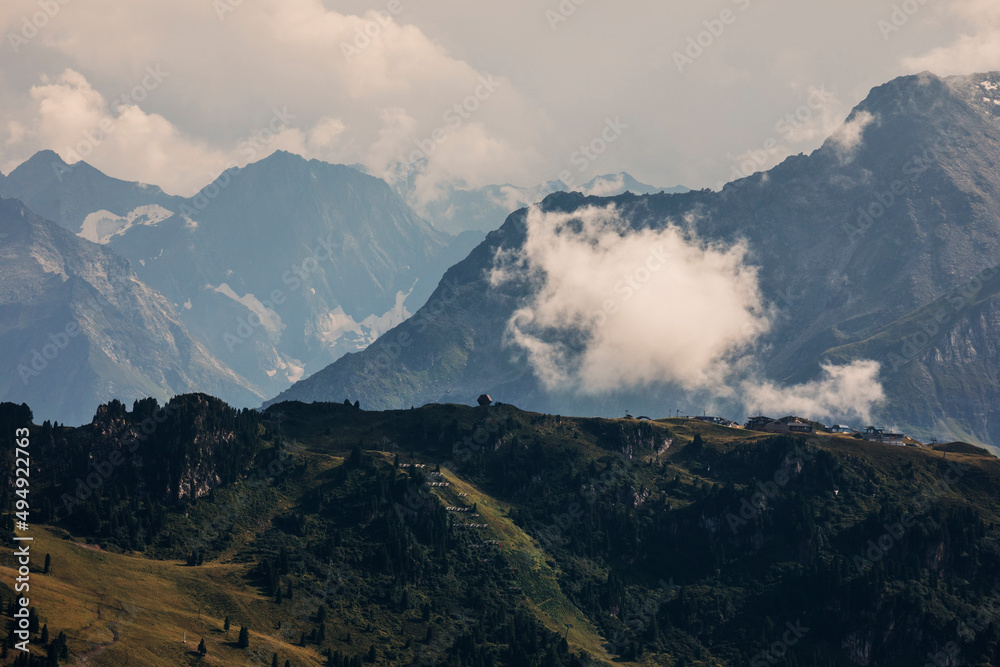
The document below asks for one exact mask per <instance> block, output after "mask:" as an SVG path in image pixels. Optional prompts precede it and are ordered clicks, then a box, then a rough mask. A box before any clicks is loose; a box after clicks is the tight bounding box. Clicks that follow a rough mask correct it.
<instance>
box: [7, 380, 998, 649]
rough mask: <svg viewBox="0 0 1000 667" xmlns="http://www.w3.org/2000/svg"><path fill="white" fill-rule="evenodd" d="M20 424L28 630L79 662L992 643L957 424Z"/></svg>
mask: <svg viewBox="0 0 1000 667" xmlns="http://www.w3.org/2000/svg"><path fill="white" fill-rule="evenodd" d="M27 421H30V414H29V411H27V408H26V407H21V408H18V407H16V406H13V405H11V404H3V406H0V427H2V428H3V429H4V430H3V431H2V433H3V437H4V438H8V439H9V436H10V434H12V433H13V428H14V425H15V424H22V425H23V424H24V423H25V422H27ZM31 433H32V445H31V446H32V448H33V450H32V452H33V458H32V504H33V506H34V507H36V508H38V509H37V512H36V513H35V520H34V525H33V526H32V529H31V534H32V535H33V536H34V537H35V543H34V546H33V553H34V558H35V564H34V568H33V570H34V571H33V573H32V580H31V597H32V606H33V608H34V610H35V612H36V614H37V619H38V623H37V625H38V630H37V631H36V632H35V633H34V634H33V636H32V644H33V651H34V652H35V653H34V654H35V655H36V656H37V661H38V664H55V663H50V662H47V661H48V660H49V659H48V658H43V657H42V656H43V655H45V653H46V649H45V647H44V646H42V644H43V642H42V641H41V639H42V637H41V631H42V627H45V628H47V635H48V640H49V643H50V644H55V643H57V642H56V638H57V637H58V636H59V633H65V643H66V650H65V656H66V657H64V658H62V659H61V661H62V662H63V663H70V664H73V663H74V661H76V662H78V663H84V662H85V663H86V664H95V665H97V664H100V665H125V664H129V665H177V664H188V663H191V664H195V663H198V662H199V661H204V662H211V663H215V664H220V665H228V664H233V665H236V664H248V663H250V664H254V662H255V661H256V662H258V663H259V664H264V665H268V664H272V660H273V659H274V656H275V654H276V655H277V660H278V664H281V665H283V664H285V661H286V660H287V661H289V664H291V665H326V664H332V665H360V664H379V665H411V664H427V665H432V664H433V665H437V664H440V665H583V664H595V665H596V664H610V663H614V664H650V665H652V664H658V665H752V666H754V667H756V666H757V665H764V664H767V665H771V664H784V665H836V666H840V665H845V666H846V665H900V664H906V665H923V664H925V663H927V662H928V661H929V660H932V658H931V657H928V656H932V657H933V656H937V659H939V664H969V665H988V664H998V662H1000V653H998V646H1000V633H998V631H997V624H996V621H997V620H1000V619H996V618H995V617H994V613H995V612H996V611H998V609H1000V604H998V603H1000V579H998V577H1000V545H998V534H1000V531H998V516H1000V484H998V482H1000V460H998V459H996V458H994V457H992V456H991V455H990V454H988V453H987V452H985V451H984V450H981V449H979V448H976V447H973V446H970V445H966V444H964V443H951V444H949V445H938V446H935V447H934V448H931V447H922V446H908V447H893V446H888V445H880V444H876V443H871V442H866V441H862V440H857V439H855V438H852V437H848V436H840V435H837V436H834V435H816V436H809V435H798V434H796V435H781V436H774V435H770V434H766V433H758V432H753V431H747V430H742V429H731V428H724V427H720V426H714V425H711V424H706V423H702V422H698V421H694V420H684V419H667V420H659V421H645V420H643V421H639V420H632V419H627V420H624V419H586V418H568V417H562V416H558V415H543V414H536V413H529V412H524V411H521V410H518V409H517V408H515V407H513V406H509V405H496V406H492V407H476V408H472V407H466V406H460V405H428V406H424V407H422V408H417V409H411V410H402V411H391V412H366V411H363V410H361V409H359V408H357V407H354V406H352V405H350V404H347V405H342V404H312V405H305V404H302V403H283V404H279V405H275V406H272V407H271V408H270V409H269V410H268V411H266V412H265V413H262V414H258V413H256V412H252V411H236V410H233V409H232V408H229V407H228V406H226V405H225V404H224V403H222V402H220V401H218V400H217V399H213V398H211V397H208V396H204V395H197V394H196V395H189V396H181V397H177V398H175V399H174V400H173V401H172V402H171V403H170V404H168V405H167V406H163V407H162V408H161V406H159V405H157V404H156V402H155V401H152V400H149V401H142V402H137V403H136V404H135V405H134V406H133V408H132V410H127V409H126V408H125V406H122V405H121V404H118V403H112V404H109V405H107V406H102V408H101V409H100V410H99V411H98V414H97V416H96V417H95V419H94V422H93V423H92V424H90V425H87V426H83V427H79V428H75V429H71V428H66V427H61V426H58V425H51V424H42V425H37V426H32V427H31ZM4 444H5V447H4V456H5V457H6V456H8V453H10V452H11V451H12V447H11V446H9V445H11V444H12V443H9V442H6V441H5V443H4ZM13 498H14V497H13V496H12V495H11V489H10V488H6V487H5V488H4V489H3V491H2V494H0V507H2V508H3V510H4V512H5V513H10V512H12V507H13V505H12V503H13ZM10 525H11V522H10V521H9V520H5V522H4V530H5V531H8V532H7V533H5V534H4V538H5V539H9V537H10V535H9V526H10ZM45 554H49V555H50V559H51V567H50V569H49V572H48V573H45V572H44V571H43V567H42V563H41V559H42V558H44V555H45ZM9 560H10V557H9V555H7V556H5V557H4V560H3V561H2V562H3V566H4V569H3V576H2V582H3V585H2V586H0V595H2V597H3V605H2V606H3V611H4V613H5V614H9V613H10V612H11V611H12V607H11V606H10V604H9V603H10V601H11V598H12V596H13V593H12V591H11V590H10V582H11V581H12V580H13V571H12V570H11V569H10V568H9V566H10V565H11V563H10V562H9ZM227 617H228V618H229V630H228V633H227V631H226V629H225V628H226V618H227ZM7 620H9V617H8V618H6V619H5V622H6V621H7ZM243 627H246V644H247V646H241V645H240V634H241V632H240V630H241V628H243ZM185 640H186V643H185ZM201 640H204V642H205V647H206V655H205V656H204V657H202V656H200V655H199V653H198V651H197V647H198V644H199V642H200V641H201ZM7 642H8V643H9V642H10V637H8V638H7ZM15 653H19V652H16V651H12V650H9V649H8V650H7V652H6V655H5V656H4V658H3V664H15V663H14V660H15V659H16V658H17V656H16V655H15ZM58 653H59V651H58V650H54V651H53V658H52V660H59V659H60V658H58ZM21 659H22V664H23V658H21ZM948 661H950V662H948ZM931 664H936V663H934V662H932V663H931Z"/></svg>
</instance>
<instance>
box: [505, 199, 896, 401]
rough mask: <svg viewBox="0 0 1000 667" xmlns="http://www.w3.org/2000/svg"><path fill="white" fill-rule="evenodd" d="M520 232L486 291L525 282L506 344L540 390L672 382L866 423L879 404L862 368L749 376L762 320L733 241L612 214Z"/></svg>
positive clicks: (547, 215)
mask: <svg viewBox="0 0 1000 667" xmlns="http://www.w3.org/2000/svg"><path fill="white" fill-rule="evenodd" d="M526 225H527V234H526V239H525V242H524V245H523V247H522V248H521V249H519V250H517V251H509V252H507V253H503V252H501V253H500V254H499V255H498V257H497V259H496V261H495V262H494V267H493V271H492V275H491V282H492V283H493V284H494V285H496V284H500V283H503V282H506V281H512V280H519V281H525V282H526V284H528V285H529V290H530V292H531V297H530V298H529V301H528V302H527V303H526V304H524V305H523V306H522V307H521V308H519V309H518V310H517V311H516V312H515V313H514V315H513V316H512V317H511V319H510V321H509V323H508V327H507V331H506V340H507V342H508V344H511V345H513V346H514V347H515V348H520V349H521V350H523V351H524V353H525V354H526V355H527V357H528V359H529V361H530V363H531V364H532V367H533V368H534V371H535V374H536V375H537V377H538V378H539V380H540V381H541V382H542V384H543V385H544V386H545V387H546V388H548V389H549V390H556V389H559V390H564V389H569V390H571V391H575V392H579V393H583V394H599V393H604V392H608V391H615V390H621V389H626V390H627V389H637V388H642V387H650V386H656V385H660V386H666V385H672V386H678V387H681V388H683V389H685V390H689V391H706V392H708V393H709V394H710V395H714V396H716V397H726V398H730V399H733V398H735V399H738V400H741V401H743V402H744V403H745V404H746V405H747V407H750V408H757V407H759V408H760V409H762V410H764V411H771V412H778V413H781V414H789V413H791V414H796V415H799V416H803V417H807V418H814V419H821V418H825V417H831V416H832V417H835V418H846V417H859V418H864V419H868V418H869V416H870V412H871V409H872V407H873V406H874V405H876V404H878V403H879V402H880V401H881V400H882V399H883V398H884V395H883V393H882V387H881V385H880V383H879V382H878V373H879V364H878V363H877V362H874V361H869V360H862V361H856V362H854V363H851V364H848V365H845V366H836V365H832V364H826V365H823V366H822V372H821V375H820V377H819V378H818V379H816V380H813V381H811V382H807V383H804V384H800V385H795V386H790V387H782V386H779V385H777V384H775V383H773V382H768V381H760V380H757V379H754V376H755V375H756V372H757V368H758V367H759V363H758V361H757V360H756V359H755V358H754V347H755V343H756V341H757V339H758V338H759V337H760V336H761V335H762V334H764V333H766V332H767V331H768V330H769V328H770V324H771V313H772V311H771V309H770V308H769V307H768V305H767V304H766V303H765V302H764V299H763V297H762V295H761V292H760V287H759V284H758V279H757V270H756V268H755V267H752V266H749V265H748V264H747V263H746V259H747V250H748V249H747V246H746V245H745V244H743V243H736V244H734V245H723V244H720V243H708V242H706V241H703V240H701V239H699V238H698V237H697V235H696V234H695V233H694V232H693V230H692V229H691V227H690V223H689V222H688V224H686V225H685V226H683V227H682V226H678V225H676V224H673V223H668V224H667V225H666V226H664V227H662V228H660V229H642V230H634V229H632V228H630V227H629V225H628V224H627V223H626V221H625V220H623V219H622V217H621V216H620V214H619V212H618V211H617V210H616V209H615V207H614V206H609V207H607V208H597V207H587V208H584V209H581V210H578V211H576V212H574V213H571V214H567V213H556V212H543V211H541V209H540V208H539V207H537V206H533V207H531V208H530V209H529V211H528V215H527V219H526ZM734 388H738V391H737V390H736V389H734Z"/></svg>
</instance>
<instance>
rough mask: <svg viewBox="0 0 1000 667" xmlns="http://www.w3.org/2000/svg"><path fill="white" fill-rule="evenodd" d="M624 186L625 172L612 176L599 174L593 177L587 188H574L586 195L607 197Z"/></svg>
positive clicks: (616, 192)
mask: <svg viewBox="0 0 1000 667" xmlns="http://www.w3.org/2000/svg"><path fill="white" fill-rule="evenodd" d="M624 187H625V174H616V175H614V176H599V177H597V178H595V179H594V181H593V183H592V184H591V186H590V187H589V188H584V187H578V188H576V190H577V191H578V192H582V193H583V194H585V195H587V196H588V197H607V196H609V195H616V194H618V193H619V192H621V191H622V189H623V188H624Z"/></svg>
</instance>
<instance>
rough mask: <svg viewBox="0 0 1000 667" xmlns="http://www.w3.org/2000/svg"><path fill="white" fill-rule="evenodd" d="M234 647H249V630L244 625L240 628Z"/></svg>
mask: <svg viewBox="0 0 1000 667" xmlns="http://www.w3.org/2000/svg"><path fill="white" fill-rule="evenodd" d="M236 646H237V647H238V648H247V647H248V646H250V630H249V629H247V626H245V625H241V626H240V638H239V639H237V640H236Z"/></svg>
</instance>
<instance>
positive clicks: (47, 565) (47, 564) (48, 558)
mask: <svg viewBox="0 0 1000 667" xmlns="http://www.w3.org/2000/svg"><path fill="white" fill-rule="evenodd" d="M51 566H52V556H50V555H49V554H45V570H44V573H45V574H48V573H49V568H50V567H51Z"/></svg>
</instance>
